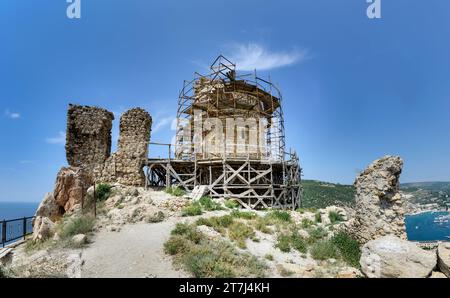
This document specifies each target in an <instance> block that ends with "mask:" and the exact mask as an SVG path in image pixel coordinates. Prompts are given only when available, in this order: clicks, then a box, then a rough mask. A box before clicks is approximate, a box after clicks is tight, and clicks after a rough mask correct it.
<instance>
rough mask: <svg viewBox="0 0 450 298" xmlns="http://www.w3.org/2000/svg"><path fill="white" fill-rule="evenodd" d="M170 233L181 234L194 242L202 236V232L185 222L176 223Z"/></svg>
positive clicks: (198, 240) (197, 241)
mask: <svg viewBox="0 0 450 298" xmlns="http://www.w3.org/2000/svg"><path fill="white" fill-rule="evenodd" d="M171 234H172V235H179V236H183V237H185V238H186V239H188V240H189V241H192V242H194V243H199V242H200V241H201V240H202V238H203V234H202V233H200V232H199V231H198V230H197V228H196V227H195V226H194V225H189V224H187V223H177V224H176V226H175V228H174V229H173V230H172V232H171Z"/></svg>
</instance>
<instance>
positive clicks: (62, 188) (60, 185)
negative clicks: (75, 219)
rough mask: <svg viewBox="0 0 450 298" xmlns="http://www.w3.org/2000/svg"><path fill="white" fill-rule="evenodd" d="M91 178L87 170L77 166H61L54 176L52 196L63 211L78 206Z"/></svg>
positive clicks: (68, 210) (70, 210) (90, 182)
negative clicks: (54, 182)
mask: <svg viewBox="0 0 450 298" xmlns="http://www.w3.org/2000/svg"><path fill="white" fill-rule="evenodd" d="M91 184H92V178H91V176H90V174H89V173H88V172H87V170H85V169H82V168H77V167H68V168H62V169H61V170H60V171H59V173H58V176H57V178H56V185H55V190H54V193H53V195H54V198H55V201H56V204H57V205H58V206H60V207H61V208H62V210H63V211H64V213H66V212H72V211H73V210H74V209H75V208H76V207H78V206H80V205H81V203H82V200H83V198H84V197H85V195H86V192H87V189H88V188H89V187H90V186H91Z"/></svg>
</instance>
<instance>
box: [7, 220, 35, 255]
mask: <svg viewBox="0 0 450 298" xmlns="http://www.w3.org/2000/svg"><path fill="white" fill-rule="evenodd" d="M33 219H34V216H31V217H23V218H17V219H10V220H3V221H1V222H0V235H1V240H0V241H1V242H0V245H2V246H3V247H5V245H7V244H9V243H12V242H14V241H16V240H19V239H22V238H23V239H25V237H26V236H27V235H29V234H31V233H32V232H33Z"/></svg>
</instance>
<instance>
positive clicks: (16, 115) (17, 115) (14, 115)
mask: <svg viewBox="0 0 450 298" xmlns="http://www.w3.org/2000/svg"><path fill="white" fill-rule="evenodd" d="M5 115H6V117H8V118H11V119H13V120H15V119H19V118H20V113H17V112H11V111H10V110H6V111H5Z"/></svg>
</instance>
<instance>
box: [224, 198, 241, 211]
mask: <svg viewBox="0 0 450 298" xmlns="http://www.w3.org/2000/svg"><path fill="white" fill-rule="evenodd" d="M239 205H240V204H239V202H238V201H236V200H233V199H229V200H226V201H225V207H227V208H228V209H236V208H238V207H239Z"/></svg>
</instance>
